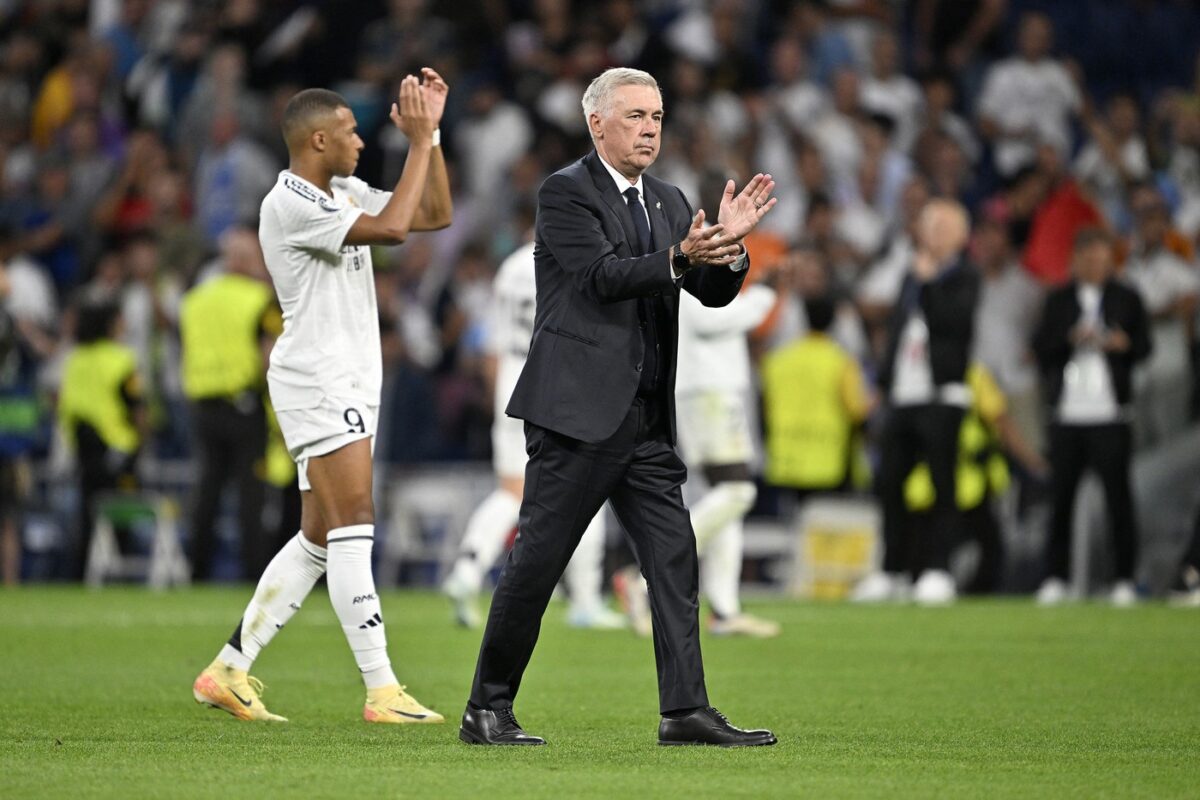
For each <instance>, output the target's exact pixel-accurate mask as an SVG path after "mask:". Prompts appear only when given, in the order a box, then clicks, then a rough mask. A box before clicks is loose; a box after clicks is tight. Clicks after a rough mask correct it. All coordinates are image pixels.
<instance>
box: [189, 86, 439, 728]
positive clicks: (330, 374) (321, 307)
mask: <svg viewBox="0 0 1200 800" xmlns="http://www.w3.org/2000/svg"><path fill="white" fill-rule="evenodd" d="M421 73H422V75H421V77H420V78H418V77H416V76H412V75H409V76H407V77H405V78H404V79H403V80H402V81H401V84H400V91H399V98H398V102H397V103H395V104H393V105H392V110H391V119H392V122H393V124H394V125H395V126H396V127H397V128H399V129H400V131H402V132H403V133H404V134H405V136H407V138H408V141H409V151H408V156H407V160H406V161H405V164H404V171H403V173H402V174H401V176H400V180H399V182H398V183H397V184H396V187H395V190H394V191H393V192H385V191H380V190H377V189H373V188H371V187H369V186H368V185H367V184H366V183H364V182H363V181H361V180H359V179H358V178H355V177H353V172H354V169H355V167H356V166H357V164H358V157H359V153H360V152H361V151H362V149H363V141H362V139H361V138H359V136H358V133H357V130H356V123H355V120H354V114H353V113H352V112H351V110H350V108H349V106H348V105H347V104H346V101H345V100H343V99H342V98H341V97H340V96H339V95H337V94H335V93H333V92H330V91H327V90H324V89H306V90H305V91H302V92H300V93H298V94H297V95H295V96H294V97H293V98H292V99H291V100H290V101H289V102H288V105H287V108H286V109H285V110H284V115H283V137H284V139H285V140H286V142H287V146H288V154H289V165H288V169H286V170H284V171H283V172H281V173H280V175H279V180H278V182H277V183H276V184H275V187H274V188H273V189H272V190H271V191H270V193H268V194H267V196H266V198H265V199H264V200H263V203H262V209H261V212H260V219H259V240H260V242H261V244H262V249H263V255H264V256H265V258H266V262H267V268H268V269H269V270H270V273H271V278H272V280H273V282H274V284H275V291H276V293H277V294H278V296H279V303H280V306H281V307H282V308H283V335H282V336H280V337H279V339H278V341H277V342H276V344H275V348H274V350H273V351H272V352H271V359H270V368H269V369H268V371H267V383H268V386H269V388H270V392H271V401H272V404H273V405H274V407H275V412H276V416H277V418H278V420H279V427H280V429H281V430H282V432H283V436H284V440H285V441H286V443H287V447H288V450H289V452H290V453H291V456H292V458H293V459H294V460H295V461H296V466H297V470H298V473H299V483H300V491H301V497H302V503H303V511H302V520H301V531H300V533H298V534H297V535H296V537H295V538H293V539H291V540H290V541H289V542H288V543H287V544H286V545H284V547H283V548H282V549H281V550H280V551H279V553H278V554H277V555H276V556H275V558H274V559H273V560H272V561H271V563H270V564H269V565H268V566H267V568H266V570H265V571H264V572H263V575H262V578H261V579H260V580H259V583H258V587H257V589H256V590H255V592H254V597H253V598H252V599H251V600H250V604H249V605H248V606H247V608H246V611H245V613H244V614H243V616H242V620H241V622H240V623H239V624H238V626H237V629H236V630H235V631H234V634H233V636H232V638H230V640H229V643H228V644H227V645H225V647H224V648H222V650H221V651H220V653H219V654H218V655H217V658H216V660H214V661H213V662H212V664H210V665H209V666H208V668H206V669H205V670H204V671H203V672H201V673H200V675H199V677H197V678H196V681H195V683H194V685H193V688H192V691H193V696H194V697H195V699H196V701H197V702H200V703H204V704H207V705H210V706H213V707H216V708H220V709H223V710H225V711H228V712H229V713H230V714H232V715H234V716H235V717H238V718H239V719H246V720H271V721H283V719H284V718H283V717H280V716H278V715H275V714H272V713H271V712H269V711H268V710H267V709H266V708H265V707H264V706H263V703H262V698H261V697H260V694H261V690H262V684H261V683H260V682H258V681H257V680H256V679H255V678H252V677H250V676H249V675H248V672H249V669H250V666H251V664H252V663H253V662H254V659H255V658H256V657H257V656H258V654H259V652H260V651H261V650H262V648H263V647H265V646H266V645H267V643H268V642H270V641H271V639H272V638H273V637H274V635H275V634H276V633H277V632H278V631H279V629H280V628H282V627H283V626H284V624H285V623H286V622H287V621H288V620H289V619H290V618H291V617H292V615H293V614H295V613H296V611H298V610H299V609H300V605H301V603H302V602H303V601H304V599H305V597H307V596H308V593H309V592H310V591H311V590H312V588H313V585H314V584H315V583H316V582H317V580H318V579H319V578H320V577H321V575H325V577H326V582H327V584H328V587H329V598H330V601H331V602H332V605H333V609H334V611H335V612H336V614H337V617H338V620H339V621H340V622H341V624H342V629H343V631H345V634H346V639H347V640H348V642H349V644H350V649H351V650H352V651H353V653H354V658H355V661H356V662H357V663H358V668H359V671H360V672H361V673H362V678H363V682H364V683H365V684H366V691H367V699H366V704H365V706H364V707H363V718H364V719H365V720H367V721H368V722H390V723H414V722H415V723H428V722H442V721H443V719H442V715H441V714H438V713H437V712H436V711H431V710H430V709H428V708H425V707H424V706H422V705H421V704H420V703H419V702H417V701H416V700H415V699H414V698H413V697H411V696H410V695H408V694H407V693H406V692H405V691H404V687H403V686H401V685H400V682H399V681H398V680H397V679H396V675H395V674H394V673H393V672H392V667H391V661H390V659H389V658H388V653H387V640H386V637H385V636H384V625H383V616H382V612H381V608H380V602H379V597H378V595H377V593H376V591H375V580H374V578H373V576H372V574H371V548H372V544H373V541H374V534H375V524H374V523H375V511H374V506H373V503H372V498H371V486H372V463H371V457H372V451H373V448H374V435H375V428H376V421H377V420H376V417H377V413H378V410H379V399H380V390H381V383H382V369H383V368H382V356H381V352H380V340H379V312H378V305H377V302H376V297H375V279H374V273H373V270H372V266H371V252H370V249H369V246H370V245H397V244H400V243H401V242H403V241H404V239H405V238H406V237H407V236H408V234H409V232H410V231H420V230H434V229H437V228H444V227H445V226H447V225H449V224H450V219H451V215H452V204H451V200H450V186H449V182H448V180H447V177H446V165H445V162H444V160H443V157H442V152H441V148H440V147H439V133H438V127H437V126H438V122H439V120H440V119H441V117H442V110H443V109H444V108H445V103H446V94H447V92H448V87H447V86H446V83H445V81H443V80H442V78H441V77H440V76H439V75H438V74H437V73H436V72H434V71H433V70H431V69H423V70H421ZM422 79H423V80H422Z"/></svg>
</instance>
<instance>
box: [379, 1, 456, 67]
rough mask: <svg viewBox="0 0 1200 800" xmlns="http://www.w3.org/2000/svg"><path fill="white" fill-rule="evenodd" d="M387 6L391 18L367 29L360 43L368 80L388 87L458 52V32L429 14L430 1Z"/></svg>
mask: <svg viewBox="0 0 1200 800" xmlns="http://www.w3.org/2000/svg"><path fill="white" fill-rule="evenodd" d="M386 6H387V16H386V17H384V18H383V19H378V20H375V21H374V22H372V23H371V24H370V25H368V26H367V27H366V28H364V29H363V32H362V37H361V38H360V40H359V42H360V43H359V48H358V52H359V56H360V57H361V58H362V59H363V60H364V61H365V62H366V64H367V65H368V67H367V69H366V71H365V72H364V73H363V74H362V77H363V78H364V79H366V80H369V81H373V82H376V83H381V84H387V83H388V82H390V81H391V80H393V79H394V77H395V76H396V75H403V74H406V73H409V72H415V71H416V70H417V69H419V68H420V67H423V66H429V65H430V64H432V63H433V62H434V61H435V59H437V58H438V56H439V55H440V54H443V53H447V52H452V51H453V50H454V48H455V46H456V43H455V34H454V28H453V26H452V25H451V24H450V23H449V22H447V21H446V20H444V19H441V18H439V17H436V16H432V15H431V14H430V13H429V0H387V3H386Z"/></svg>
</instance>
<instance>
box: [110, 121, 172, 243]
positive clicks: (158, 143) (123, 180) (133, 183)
mask: <svg viewBox="0 0 1200 800" xmlns="http://www.w3.org/2000/svg"><path fill="white" fill-rule="evenodd" d="M169 163H170V155H169V154H168V152H167V148H166V146H165V145H164V143H163V141H162V139H161V138H160V137H159V135H158V134H157V133H155V132H153V131H148V130H140V131H134V132H133V133H131V134H130V136H129V139H128V141H127V143H126V147H125V152H124V157H123V163H122V164H121V167H120V170H119V171H118V172H117V174H116V176H115V177H114V179H113V180H112V181H111V182H110V183H109V185H108V187H107V188H106V189H105V191H104V193H103V194H102V195H101V196H100V198H99V200H97V202H96V204H95V206H94V208H93V209H92V213H91V221H92V222H93V223H94V224H95V226H96V227H97V228H98V229H99V232H101V233H103V234H107V235H109V236H116V237H120V236H126V235H129V234H131V233H133V232H135V231H138V230H141V229H143V228H145V227H147V226H148V225H149V224H150V223H151V218H150V217H151V214H150V212H151V206H150V202H151V201H150V196H151V185H152V184H153V182H154V180H155V179H156V178H157V177H158V176H159V175H161V174H162V173H163V172H165V171H166V170H167V169H169Z"/></svg>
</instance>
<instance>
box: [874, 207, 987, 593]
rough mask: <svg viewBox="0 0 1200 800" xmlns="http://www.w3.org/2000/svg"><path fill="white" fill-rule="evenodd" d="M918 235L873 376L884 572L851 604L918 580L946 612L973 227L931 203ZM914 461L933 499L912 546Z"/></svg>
mask: <svg viewBox="0 0 1200 800" xmlns="http://www.w3.org/2000/svg"><path fill="white" fill-rule="evenodd" d="M917 233H918V243H917V254H916V256H915V257H914V258H913V263H912V268H911V271H910V272H909V274H908V276H907V277H906V278H905V280H904V286H903V288H902V289H901V292H900V300H899V301H898V302H897V303H896V306H895V308H894V309H893V311H892V316H891V318H890V320H889V322H888V340H887V349H886V350H885V352H884V359H883V363H882V364H881V366H880V371H879V384H880V387H881V390H882V394H883V396H884V398H885V399H886V401H887V404H888V408H887V416H886V418H885V421H884V427H883V434H882V437H881V442H880V451H881V463H880V466H879V479H878V487H877V488H878V492H879V496H880V501H881V503H882V506H883V544H884V557H883V571H882V572H877V573H874V574H873V575H870V576H868V577H867V578H866V579H865V580H864V581H863V582H862V583H860V584H859V585H858V586H857V587H856V589H855V592H854V595H853V598H854V599H855V600H858V601H863V602H870V601H880V600H895V599H901V598H902V597H903V596H904V595H906V594H907V573H909V572H910V571H912V572H916V573H918V574H919V578H918V580H917V584H916V586H915V587H914V591H913V597H914V599H915V600H916V601H917V602H919V603H926V604H941V603H948V602H952V601H953V600H954V599H955V597H956V595H957V591H956V588H955V585H954V580H953V579H952V578H951V576H950V572H949V558H950V550H951V547H952V546H953V543H954V542H957V541H959V539H960V534H961V527H962V512H961V511H959V509H958V505H957V503H956V502H955V494H956V491H955V471H956V467H957V464H958V431H959V428H960V427H961V425H962V420H963V416H964V413H965V411H966V409H967V407H968V406H969V405H970V401H971V396H970V391H969V390H968V388H967V385H966V372H967V362H968V360H969V357H970V352H971V337H972V335H973V332H974V328H975V307H976V304H977V301H978V299H979V285H980V279H979V274H978V272H976V270H975V268H974V267H973V266H972V265H971V264H969V263H968V262H967V260H966V258H965V254H964V250H965V248H966V245H967V240H968V236H969V233H970V224H969V221H968V218H967V213H966V211H965V210H964V209H963V208H962V206H960V205H959V204H958V203H955V202H952V201H948V200H933V201H931V202H929V203H928V204H927V205H926V206H925V208H924V210H922V212H921V218H920V220H919V222H918V231H917ZM920 461H925V462H926V463H928V464H929V470H930V475H931V477H932V478H933V485H934V489H935V492H936V498H935V500H934V508H933V514H932V520H933V524H932V525H931V526H930V528H929V529H928V530H926V531H924V532H922V534H921V535H920V536H917V537H915V538H916V540H915V541H910V536H909V533H908V529H909V511H908V509H907V507H906V505H905V502H904V481H905V479H906V478H907V477H908V474H909V473H910V472H911V471H912V469H913V467H914V466H915V465H916V464H917V463H918V462H920Z"/></svg>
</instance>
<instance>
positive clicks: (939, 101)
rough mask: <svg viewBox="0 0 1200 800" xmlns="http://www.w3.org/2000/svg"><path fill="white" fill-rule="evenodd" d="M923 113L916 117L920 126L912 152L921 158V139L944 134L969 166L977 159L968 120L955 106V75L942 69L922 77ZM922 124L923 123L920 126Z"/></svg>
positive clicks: (956, 100)
mask: <svg viewBox="0 0 1200 800" xmlns="http://www.w3.org/2000/svg"><path fill="white" fill-rule="evenodd" d="M921 91H922V102H923V103H924V106H925V113H924V114H923V115H921V117H920V118H919V119H918V120H917V122H918V127H919V130H918V131H917V135H916V140H915V141H914V143H913V150H914V152H913V156H914V158H916V159H917V160H918V161H920V160H923V159H922V156H921V150H922V148H923V147H924V145H923V142H922V139H923V138H925V137H936V136H937V135H939V134H941V135H945V136H949V137H950V138H952V139H953V140H954V142H955V144H957V145H958V148H959V150H961V151H962V154H963V157H964V158H965V159H966V160H967V162H968V164H969V165H970V166H971V167H974V166H975V165H977V164H978V163H979V155H980V145H979V138H978V137H977V136H976V134H975V131H974V129H972V127H971V124H970V123H969V122H967V120H966V119H964V118H963V117H962V116H961V115H960V114H959V113H958V112H957V111H956V110H955V108H956V106H957V105H958V92H957V90H956V89H955V86H954V79H953V78H952V77H951V76H950V75H949V74H948V73H945V72H930V73H929V74H927V75H926V76H925V77H924V78H923V79H922V81H921ZM921 126H923V127H921Z"/></svg>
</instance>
